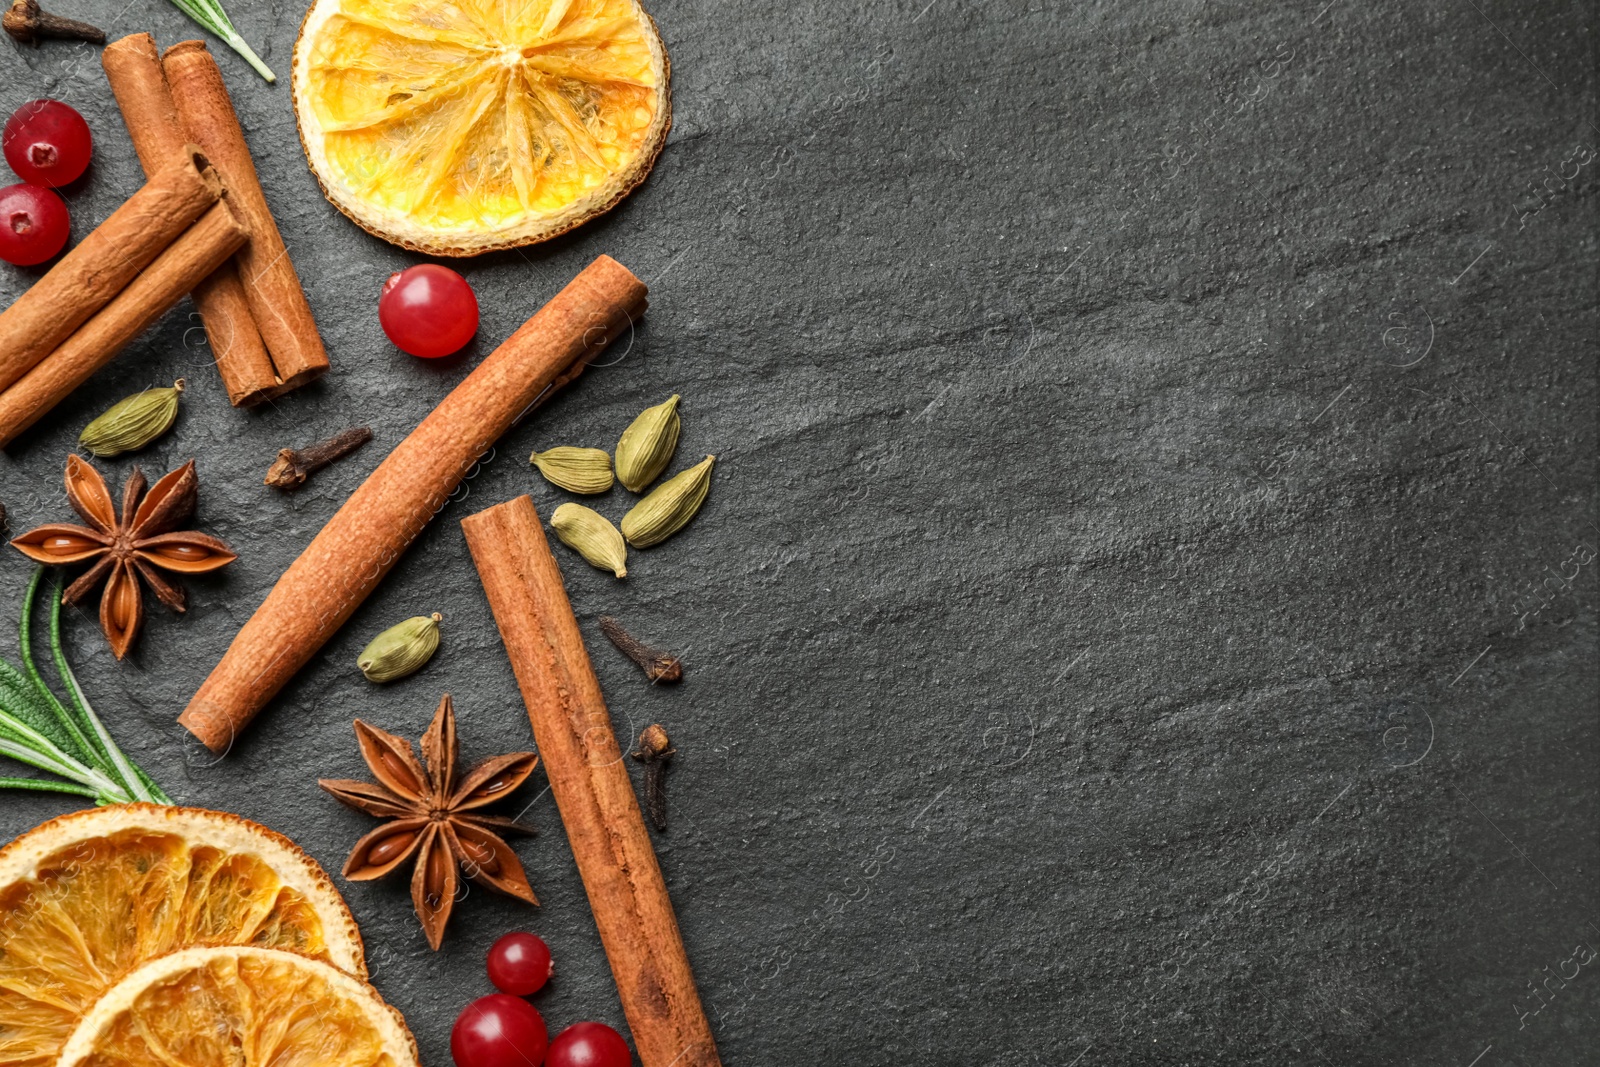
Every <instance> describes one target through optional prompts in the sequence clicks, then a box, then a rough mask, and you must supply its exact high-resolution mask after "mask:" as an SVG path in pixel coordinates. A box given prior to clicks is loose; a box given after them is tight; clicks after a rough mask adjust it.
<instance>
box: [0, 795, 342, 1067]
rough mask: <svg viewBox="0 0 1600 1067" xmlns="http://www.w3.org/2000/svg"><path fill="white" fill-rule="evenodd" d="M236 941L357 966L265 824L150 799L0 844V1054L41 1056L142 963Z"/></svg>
mask: <svg viewBox="0 0 1600 1067" xmlns="http://www.w3.org/2000/svg"><path fill="white" fill-rule="evenodd" d="M240 944H244V945H261V946H267V947H272V948H287V949H294V950H296V951H299V952H302V953H305V954H306V955H308V956H314V957H317V958H320V959H324V960H326V961H328V962H329V963H331V964H333V965H334V966H336V967H339V968H342V969H343V970H346V971H349V972H350V973H351V974H354V975H358V976H362V977H365V974H366V964H365V961H364V959H363V955H362V949H361V935H360V933H359V932H358V931H357V929H356V924H355V920H354V919H352V918H351V916H350V912H349V910H348V909H347V908H346V907H345V904H344V901H343V900H342V899H341V898H340V897H339V893H338V891H337V890H336V889H334V887H333V883H332V882H330V881H329V880H328V876H327V875H326V874H324V873H323V871H322V868H320V867H318V866H317V864H316V862H315V861H314V860H312V859H311V857H309V856H307V855H306V854H305V853H304V852H302V851H300V849H299V848H297V847H296V846H295V845H294V844H293V843H292V842H291V841H289V840H288V839H287V838H284V837H281V836H279V835H278V834H275V833H273V832H272V831H271V830H268V829H266V828H264V827H261V826H257V825H256V824H254V823H252V822H247V821H246V820H244V819H241V818H239V817H238V816H236V815H227V814H223V813H221V812H215V811H202V810H200V809H197V808H175V807H162V806H158V805H154V804H123V805H116V806H112V807H106V808H95V809H91V810H88V811H81V812H75V813H73V814H71V815H64V816H62V817H61V818H59V819H53V820H51V821H50V822H47V823H45V824H43V825H42V826H39V827H37V828H36V829H34V830H31V831H29V832H28V833H26V834H24V835H22V836H21V837H19V838H17V839H16V840H15V841H13V842H12V843H11V844H9V845H7V846H6V847H5V848H4V849H0V1063H4V1064H8V1065H18V1067H22V1065H28V1067H33V1065H39V1067H43V1065H45V1064H51V1063H54V1062H55V1060H56V1057H57V1055H58V1054H59V1052H60V1050H61V1046H62V1044H63V1042H65V1041H66V1040H67V1038H68V1036H69V1035H70V1034H71V1033H72V1032H73V1028H74V1027H76V1026H77V1025H78V1021H79V1019H80V1018H81V1017H82V1016H83V1015H84V1014H85V1013H86V1012H88V1011H89V1010H90V1008H92V1007H93V1005H94V1004H95V1002H96V1001H97V1000H98V999H99V998H100V996H101V995H102V994H103V993H104V992H105V991H106V990H107V989H108V988H110V987H111V986H112V985H114V984H115V983H116V982H118V981H119V980H121V979H122V977H123V976H124V975H126V974H128V973H129V972H130V971H132V970H134V969H135V968H137V967H139V966H140V965H142V964H144V963H146V962H148V961H149V960H152V959H155V958H157V957H160V956H164V955H166V954H167V953H170V952H172V951H174V950H176V949H180V948H186V947H189V946H192V945H240Z"/></svg>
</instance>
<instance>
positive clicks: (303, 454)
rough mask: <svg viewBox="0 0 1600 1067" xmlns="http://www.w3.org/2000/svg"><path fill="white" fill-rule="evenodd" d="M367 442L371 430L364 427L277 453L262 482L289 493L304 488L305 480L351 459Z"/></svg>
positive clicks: (370, 437) (370, 435)
mask: <svg viewBox="0 0 1600 1067" xmlns="http://www.w3.org/2000/svg"><path fill="white" fill-rule="evenodd" d="M370 440H372V430H371V429H369V428H368V427H366V426H358V427H356V428H355V429H352V430H346V431H344V432H343V433H339V434H334V435H333V436H332V437H330V438H328V439H327V440H326V441H318V442H317V443H316V444H314V445H308V446H306V447H305V448H302V449H299V450H296V449H293V448H284V449H280V450H279V451H278V458H277V460H276V461H274V463H273V464H272V469H271V470H269V471H267V477H266V478H265V482H266V484H267V485H270V486H272V487H273V488H274V489H283V490H285V491H290V492H292V491H293V490H296V489H298V488H300V487H301V486H302V485H305V484H306V479H308V478H310V477H311V476H312V475H313V474H315V473H317V471H319V470H321V469H322V468H324V467H326V466H327V465H328V464H330V463H333V462H334V461H335V460H340V459H343V458H344V457H346V456H348V455H350V453H352V452H354V451H355V450H356V449H358V448H360V447H361V446H362V445H364V444H366V443H367V442H368V441H370Z"/></svg>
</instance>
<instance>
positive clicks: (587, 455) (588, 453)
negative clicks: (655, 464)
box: [528, 445, 616, 493]
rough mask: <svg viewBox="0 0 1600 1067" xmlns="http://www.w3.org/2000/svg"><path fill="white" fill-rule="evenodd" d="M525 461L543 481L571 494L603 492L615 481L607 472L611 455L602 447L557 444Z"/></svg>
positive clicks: (609, 472)
mask: <svg viewBox="0 0 1600 1067" xmlns="http://www.w3.org/2000/svg"><path fill="white" fill-rule="evenodd" d="M528 462H530V463H532V464H533V465H534V466H535V467H538V468H539V473H540V474H542V475H544V477H545V481H547V482H549V483H550V484H551V485H559V486H560V487H561V488H563V489H565V490H567V491H568V492H572V493H603V492H605V491H606V490H607V489H610V488H611V483H612V482H614V481H616V479H615V478H613V477H612V475H611V457H610V456H608V455H607V454H606V450H605V449H603V448H572V447H570V446H567V445H561V446H558V447H556V448H550V449H546V450H545V451H543V452H535V453H534V454H533V455H531V456H529V457H528Z"/></svg>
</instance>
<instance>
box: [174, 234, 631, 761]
mask: <svg viewBox="0 0 1600 1067" xmlns="http://www.w3.org/2000/svg"><path fill="white" fill-rule="evenodd" d="M644 308H645V286H644V283H643V282H641V281H640V280H639V279H638V278H635V277H634V276H633V274H632V273H631V272H630V271H629V270H628V269H627V268H626V267H624V266H623V265H622V264H620V263H618V262H617V261H616V260H614V259H612V258H611V257H610V256H601V257H600V258H598V259H596V260H595V261H594V262H593V263H591V264H589V266H587V267H585V268H584V270H583V271H582V273H580V274H579V275H578V276H577V277H576V278H574V279H573V280H572V281H571V282H570V283H568V285H567V287H566V288H564V289H562V290H561V292H560V293H557V294H556V296H555V298H554V299H552V300H551V301H550V302H549V303H548V304H546V305H545V306H544V307H543V308H541V309H540V310H539V312H538V313H537V314H536V315H534V316H533V318H531V319H529V320H528V321H527V322H526V323H524V324H523V325H522V327H521V329H519V330H517V332H516V333H514V334H512V335H511V336H510V337H509V338H507V339H506V341H505V343H504V344H502V345H501V346H500V347H499V348H497V349H495V350H494V352H493V353H492V354H490V356H489V357H488V358H487V359H485V360H484V361H483V362H482V363H480V364H479V365H478V367H477V369H476V370H474V371H473V372H472V373H471V374H469V375H468V376H467V378H466V380H465V381H463V382H462V383H461V384H460V385H458V386H456V388H455V391H454V392H452V393H451V394H450V395H449V396H447V397H445V398H444V400H442V401H440V403H439V406H438V407H436V408H434V409H433V412H432V414H430V415H429V416H428V417H427V418H426V419H424V420H422V424H421V425H419V426H418V427H417V428H416V429H415V430H413V431H412V432H411V434H410V436H408V437H407V438H406V439H405V440H404V441H402V442H400V444H399V445H398V446H397V447H396V448H395V450H394V451H393V452H391V453H390V454H389V457H388V458H387V459H385V460H384V461H383V462H382V463H380V464H379V465H378V469H377V470H375V471H373V472H372V474H371V475H370V476H369V477H368V478H367V480H366V482H364V483H363V484H362V486H361V488H359V489H357V490H356V491H355V492H354V493H352V494H351V495H350V499H349V500H347V501H345V504H344V507H342V508H340V509H339V511H338V512H337V513H336V514H335V515H334V516H333V518H331V519H329V520H328V524H327V525H326V526H324V527H323V528H322V532H321V533H319V534H317V536H316V537H315V538H313V539H312V541H311V544H310V545H309V546H307V547H306V550H305V551H304V552H302V553H301V554H300V558H299V559H297V560H295V561H294V563H293V564H291V565H290V567H289V569H288V570H287V571H285V572H284V574H283V577H281V578H279V579H278V584H277V585H276V586H274V587H273V590H272V592H271V593H269V594H268V595H267V599H266V601H265V602H263V603H262V605H261V607H260V608H258V609H257V610H256V613H255V615H253V616H252V617H251V618H250V621H249V622H247V623H245V625H244V628H243V629H242V630H240V631H239V634H238V636H237V637H235V638H234V639H233V644H232V645H230V646H229V647H228V651H227V654H226V655H224V656H223V657H222V662H220V663H218V664H217V666H216V668H215V669H214V670H213V671H212V672H211V675H210V677H208V678H207V679H206V680H205V683H204V684H203V685H202V686H201V687H200V690H199V692H197V693H196V694H195V695H194V698H193V699H192V700H190V701H189V706H188V708H186V709H185V710H184V712H183V714H182V715H181V716H180V717H179V719H178V721H179V722H180V723H182V724H183V725H184V727H185V728H187V729H188V730H189V732H190V733H192V734H194V735H195V736H196V737H198V738H199V739H200V740H201V741H202V742H203V743H204V744H205V745H206V746H207V747H208V748H210V749H211V750H212V751H213V752H223V751H226V750H227V748H228V747H229V746H230V745H231V744H232V743H233V739H234V737H235V736H236V735H237V734H238V732H239V731H240V730H243V729H244V728H245V726H246V725H247V724H248V723H249V722H250V720H251V719H253V718H255V716H256V713H257V712H259V711H260V710H261V709H262V708H263V707H264V706H265V705H266V703H267V701H269V700H271V699H272V698H273V696H275V695H276V694H277V692H278V690H280V689H281V688H283V686H284V684H285V683H287V682H288V681H289V679H290V678H292V677H293V676H294V674H295V672H296V671H298V670H299V669H300V668H301V667H303V666H304V665H305V664H306V663H307V662H308V661H309V660H310V659H311V658H312V657H313V656H315V655H316V654H317V650H318V649H320V648H321V647H322V646H323V645H324V644H325V643H326V642H327V640H328V639H329V638H330V637H332V636H333V635H334V634H335V633H336V632H337V631H338V629H339V627H341V626H343V625H344V623H345V620H346V619H348V618H349V617H350V615H351V613H352V612H354V611H355V610H356V608H357V607H359V606H360V605H361V602H362V601H364V600H365V599H366V598H367V596H368V594H370V593H371V592H372V590H373V589H375V588H377V585H378V583H379V582H380V581H382V580H383V577H384V575H386V574H388V573H389V568H391V567H393V566H394V565H395V563H396V561H398V560H399V559H400V557H401V556H402V555H404V554H405V550H406V548H407V547H408V546H409V545H410V544H411V542H412V541H413V540H415V539H416V537H417V535H418V534H420V533H421V532H422V529H423V527H425V526H426V525H427V524H428V521H429V520H430V519H432V518H433V516H434V515H435V514H437V513H438V511H439V509H441V508H442V507H444V505H445V504H446V503H447V502H448V501H449V499H450V495H451V494H452V493H453V492H454V491H455V490H456V487H457V486H459V485H460V484H461V482H462V480H463V479H464V478H466V477H467V475H468V472H470V471H471V470H472V469H473V467H474V465H475V464H476V463H477V462H478V460H479V459H480V458H481V457H482V456H483V455H484V454H485V453H487V452H488V451H489V449H490V447H491V446H492V445H493V444H494V442H495V441H496V440H497V439H498V438H499V437H500V435H501V434H503V433H505V432H506V430H508V429H510V428H511V426H512V424H514V423H515V422H516V421H517V420H518V419H520V418H521V417H522V416H523V415H524V414H526V413H527V412H528V411H529V410H530V409H531V408H532V407H533V406H534V405H535V403H536V402H537V401H538V399H539V398H540V397H542V396H544V395H545V394H546V392H547V391H548V390H549V389H550V388H551V387H553V386H554V385H555V384H558V383H560V382H563V381H569V380H571V379H572V378H573V377H574V376H575V375H576V374H577V372H578V371H579V370H581V369H582V367H583V366H584V365H585V364H587V363H588V361H589V360H591V359H593V358H594V357H595V356H597V355H599V354H600V352H602V351H603V350H604V349H605V347H606V345H608V344H610V343H611V340H612V339H613V338H614V337H617V336H618V335H619V334H621V333H622V332H624V331H625V330H627V329H628V327H629V326H630V325H631V324H632V323H633V322H634V321H635V320H637V319H638V318H639V316H640V315H642V314H643V313H644Z"/></svg>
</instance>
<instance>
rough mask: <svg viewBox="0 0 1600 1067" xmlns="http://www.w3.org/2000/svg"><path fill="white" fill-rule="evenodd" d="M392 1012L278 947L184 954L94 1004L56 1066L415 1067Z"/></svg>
mask: <svg viewBox="0 0 1600 1067" xmlns="http://www.w3.org/2000/svg"><path fill="white" fill-rule="evenodd" d="M416 1063H417V1046H416V1041H415V1040H414V1039H413V1038H412V1036H411V1032H410V1031H409V1030H407V1029H406V1025H405V1021H404V1020H403V1019H402V1018H401V1017H400V1013H399V1012H397V1011H395V1010H394V1009H393V1008H391V1007H390V1006H389V1005H388V1004H386V1003H384V1001H383V999H382V998H381V997H380V996H378V994H377V992H376V991H375V990H374V989H373V988H372V987H371V986H369V985H367V984H366V983H365V982H362V981H360V980H358V979H356V978H352V977H351V976H350V975H348V974H346V973H345V972H343V971H341V970H339V969H338V968H336V967H331V966H329V965H328V964H326V963H323V962H321V961H320V960H314V959H310V958H308V957H305V956H300V955H298V954H296V953H293V952H284V951H281V950H278V949H264V948H250V947H246V946H238V945H233V946H222V947H211V948H193V949H184V950H183V951H181V952H175V953H173V954H171V955H169V956H164V957H162V958H160V959H157V960H153V961H151V962H149V963H147V964H145V965H144V966H142V967H140V968H138V969H137V970H134V971H132V972H130V973H129V974H128V975H127V976H125V977H124V978H123V979H122V981H120V982H118V983H117V984H116V985H115V986H113V987H112V988H111V989H109V990H107V991H106V993H105V995H104V996H103V997H101V998H100V1000H99V1002H98V1003H96V1004H95V1006H94V1008H93V1009H92V1010H91V1011H90V1012H89V1013H88V1014H87V1015H86V1016H84V1018H83V1020H82V1022H80V1023H79V1024H78V1027H77V1029H76V1030H75V1031H74V1032H73V1034H72V1036H71V1037H70V1038H69V1039H68V1041H67V1042H66V1046H65V1047H64V1048H63V1049H62V1053H61V1059H60V1064H59V1067H173V1065H175V1064H194V1065H196V1067H198V1065H203V1064H206V1065H208V1064H218V1065H220V1064H241V1065H243V1064H263V1065H267V1064H270V1065H271V1067H329V1065H333V1064H338V1065H339V1067H415V1065H416Z"/></svg>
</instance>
